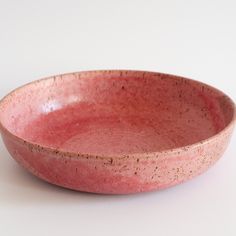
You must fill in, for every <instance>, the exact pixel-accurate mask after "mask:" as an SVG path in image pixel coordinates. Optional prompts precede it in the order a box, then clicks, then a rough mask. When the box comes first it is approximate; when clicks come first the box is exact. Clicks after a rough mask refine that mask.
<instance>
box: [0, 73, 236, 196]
mask: <svg viewBox="0 0 236 236" xmlns="http://www.w3.org/2000/svg"><path fill="white" fill-rule="evenodd" d="M0 112H1V114H0V122H1V126H2V131H3V132H2V134H3V138H4V141H5V143H6V145H7V147H8V150H9V152H10V153H11V154H12V156H13V157H14V158H15V159H16V160H18V161H19V162H20V163H21V164H22V165H23V166H25V167H26V168H27V169H29V170H30V171H31V172H33V173H34V174H36V175H37V176H39V177H41V178H43V179H45V180H47V181H49V182H51V183H54V184H58V185H61V186H64V187H69V188H72V189H77V190H82V191H89V192H99V193H131V192H140V191H148V190H153V189H160V188H165V187H168V186H172V185H175V184H177V183H180V182H183V181H185V180H187V179H189V178H192V177H193V176H195V175H198V174H200V173H202V172H203V171H204V170H206V169H207V168H208V167H209V166H210V165H212V164H213V163H214V162H215V161H216V160H217V159H218V158H219V157H220V156H221V155H222V153H223V151H224V149H225V147H226V145H227V143H228V141H229V138H230V134H231V132H232V129H233V119H234V118H235V110H234V104H233V103H232V101H231V100H230V99H229V98H228V97H227V96H225V95H224V94H223V93H222V92H220V91H218V90H215V89H213V88H212V87H209V86H207V85H205V84H202V83H199V82H196V81H192V80H187V79H184V78H181V77H177V76H172V75H166V74H160V73H151V72H142V71H92V72H80V73H71V74H65V75H60V76H55V77H51V78H48V79H45V80H40V81H36V82H34V83H31V84H29V85H26V86H24V87H22V88H19V89H17V90H16V91H14V92H13V93H11V94H10V95H8V96H7V97H6V98H5V99H3V101H2V102H1V104H0Z"/></svg>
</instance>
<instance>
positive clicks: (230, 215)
mask: <svg viewBox="0 0 236 236" xmlns="http://www.w3.org/2000/svg"><path fill="white" fill-rule="evenodd" d="M235 9H236V2H235V1H233V0H232V1H230V0H219V1H218V0H217V1H211V0H209V1H203V0H198V1H192V0H190V1H184V0H172V1H171V0H165V1H164V0H163V1H160V0H157V1H150V0H145V1H144V0H143V1H138V0H136V1H133V0H126V1H125V0H124V1H123V0H120V1H113V0H110V1H109V0H100V1H96V0H93V1H92V0H80V1H78V0H77V1H76V0H74V1H71V0H64V1H59V0H51V1H48V0H40V1H30V0H23V1H16V0H15V1H14V0H0V96H1V97H2V96H4V95H5V94H6V93H8V92H9V91H10V90H12V89H14V88H16V87H18V86H19V85H22V84H24V83H27V82H30V81H32V80H34V79H38V78H41V77H45V76H49V75H53V74H59V73H65V72H71V71H79V70H92V69H120V68H122V69H126V68H127V69H139V70H151V71H161V72H167V73H172V74H179V75H183V76H186V77H191V78H194V79H196V80H200V81H203V82H205V83H208V84H211V85H213V86H215V87H217V88H219V89H221V90H223V91H224V92H226V93H227V94H228V95H230V96H231V97H232V98H233V99H234V101H236V69H235V65H236V27H235V24H236V14H235ZM235 146H236V131H235V133H234V135H233V137H232V141H231V143H230V146H229V148H228V149H227V151H226V152H225V154H224V156H223V157H222V159H221V160H220V161H219V162H218V163H217V164H216V165H215V166H214V167H212V168H211V169H210V170H209V171H208V172H206V173H205V174H203V175H201V176H199V177H197V178H195V179H193V180H191V181H189V182H187V183H185V184H182V185H179V186H176V187H173V188H170V189H167V190H163V191H159V192H152V193H145V194H137V195H127V196H104V195H94V194H86V193H80V192H75V191H70V190H65V189H62V188H59V187H55V186H53V185H50V184H47V183H45V182H43V181H41V180H39V179H37V178H36V177H34V176H32V175H30V174H28V173H27V172H26V171H25V170H24V169H23V168H21V167H20V166H18V165H17V164H16V162H15V161H14V160H13V159H12V158H10V155H9V154H8V153H7V151H6V149H5V147H4V146H3V144H2V141H1V143H0V235H2V236H12V235H17V236H21V235H22V236H23V235H24V236H28V235H30V236H31V235H34V236H42V235H57V236H61V235H81V236H82V235H83V236H85V235H103V236H106V235H107V236H108V235H135V236H138V235H155V236H156V235H162V236H166V235H176V236H178V235H181V236H187V235H192V236H195V235H196V236H199V235H214V236H218V235H227V236H228V235H230V236H231V235H232V236H235V235H236V225H235V224H236V220H235V219H236V213H235V212H236V202H235V201H236V155H235V154H236V148H235Z"/></svg>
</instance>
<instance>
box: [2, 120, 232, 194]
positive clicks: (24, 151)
mask: <svg viewBox="0 0 236 236" xmlns="http://www.w3.org/2000/svg"><path fill="white" fill-rule="evenodd" d="M232 131H233V124H231V125H230V126H229V127H227V129H225V130H223V131H222V132H220V133H219V134H217V135H216V136H214V137H213V138H211V139H209V140H207V141H203V142H202V143H199V144H198V145H192V146H187V147H183V148H178V149H176V150H174V151H166V152H165V151H163V152H160V153H146V154H145V153H144V154H134V155H126V156H117V157H116V156H114V157H100V156H92V155H81V154H78V155H75V154H70V153H66V152H61V151H60V150H50V149H44V148H41V147H40V146H38V145H36V144H35V145H33V144H29V143H27V142H24V141H23V140H21V139H19V138H17V137H15V136H13V135H11V134H9V133H8V132H6V131H3V132H2V137H3V140H4V143H5V145H6V147H7V149H8V151H9V153H10V154H11V156H12V157H13V158H14V159H15V160H16V161H17V162H18V163H19V164H20V165H22V166H23V167H25V168H26V169H27V170H28V171H29V172H31V173H32V174H34V175H36V176H38V177H39V178H41V179H43V180H45V181H47V182H50V183H52V184H55V185H59V186H62V187H65V188H69V189H74V190H79V191H85V192H93V193H103V194H128V193H137V192H146V191H152V190H159V189H163V188H167V187H170V186H174V185H176V184H179V183H182V182H184V181H186V180H189V179H191V178H193V177H195V176H197V175H199V174H201V173H203V172H204V171H206V170H207V169H208V168H209V167H210V166H212V165H213V164H214V163H215V162H216V161H217V160H218V159H219V158H220V157H221V156H222V154H223V152H224V151H225V149H226V147H227V145H228V143H229V141H230V137H231V134H232Z"/></svg>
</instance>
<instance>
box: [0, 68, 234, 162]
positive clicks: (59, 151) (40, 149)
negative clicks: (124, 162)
mask: <svg viewBox="0 0 236 236" xmlns="http://www.w3.org/2000/svg"><path fill="white" fill-rule="evenodd" d="M114 72H122V73H127V74H128V73H143V74H146V75H148V74H149V75H154V74H155V75H160V76H167V77H172V78H177V79H184V80H188V81H190V82H194V83H196V84H199V85H203V86H205V87H207V88H208V89H210V90H213V91H215V92H217V93H219V94H222V96H224V97H225V98H227V102H228V103H229V105H231V107H232V109H233V115H232V118H231V120H230V122H229V123H228V124H227V125H226V126H225V127H224V128H223V129H222V130H220V131H219V132H217V133H216V134H214V135H212V136H210V137H209V138H206V139H203V140H200V141H198V142H195V143H192V144H189V145H184V146H180V147H176V148H171V149H165V150H162V151H153V152H140V153H127V154H122V155H117V154H114V155H112V156H111V155H99V154H90V153H81V152H73V151H65V150H63V149H60V148H53V147H48V146H46V145H42V144H40V143H36V142H32V141H29V140H26V139H24V138H22V137H20V136H18V135H16V134H14V133H13V132H11V131H10V130H9V129H7V128H6V127H5V126H4V125H3V124H2V122H1V120H0V132H1V133H4V134H6V135H8V136H10V137H11V138H13V139H14V140H16V141H18V142H19V143H21V144H23V145H26V146H28V147H29V148H30V149H31V150H34V151H38V152H42V153H47V154H48V153H50V154H52V155H61V156H63V157H68V158H83V157H86V158H87V159H88V158H96V159H102V160H106V159H113V158H115V159H123V158H125V157H128V156H132V157H138V158H142V157H144V158H147V156H153V155H155V156H159V155H162V154H164V155H168V154H177V153H179V152H186V151H188V150H189V149H195V148H198V147H199V146H202V145H205V144H208V143H210V142H212V141H213V140H215V139H216V138H217V137H219V136H221V135H222V134H223V133H225V132H227V131H228V130H230V129H231V128H233V126H234V123H236V122H235V121H236V105H235V103H234V102H233V100H232V99H231V98H230V97H229V96H228V95H226V94H225V93H224V92H223V91H221V90H219V89H218V88H215V87H213V86H211V85H209V84H206V83H204V82H201V81H198V80H195V79H190V78H187V77H184V76H181V75H174V74H169V73H163V72H155V71H146V70H133V69H109V70H85V71H83V70H82V71H74V72H68V73H63V74H57V75H52V76H47V77H43V78H40V79H37V80H34V81H31V82H29V83H26V84H24V85H21V86H19V87H17V88H15V89H14V90H12V91H11V92H9V93H8V94H6V95H5V96H4V97H3V98H1V100H0V107H1V106H2V105H3V103H4V102H6V100H7V99H9V98H10V97H12V96H13V95H14V94H15V93H17V92H18V91H20V90H22V89H24V88H25V87H28V86H29V85H32V84H37V83H40V82H43V81H47V80H48V81H49V80H54V79H55V78H56V77H59V78H60V77H63V76H69V75H75V74H95V73H114Z"/></svg>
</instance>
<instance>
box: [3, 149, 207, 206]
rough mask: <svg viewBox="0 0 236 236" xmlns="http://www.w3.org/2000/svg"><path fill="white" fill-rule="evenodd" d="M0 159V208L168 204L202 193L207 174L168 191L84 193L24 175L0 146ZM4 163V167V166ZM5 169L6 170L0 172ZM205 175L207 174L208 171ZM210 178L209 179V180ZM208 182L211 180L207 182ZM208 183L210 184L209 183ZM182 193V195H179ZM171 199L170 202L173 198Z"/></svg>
mask: <svg viewBox="0 0 236 236" xmlns="http://www.w3.org/2000/svg"><path fill="white" fill-rule="evenodd" d="M0 151H1V158H0V166H1V173H0V174H1V178H0V193H1V194H0V205H1V204H3V205H4V206H5V205H8V204H9V205H11V206H12V205H20V206H24V205H26V206H29V205H35V204H41V205H47V204H49V205H58V204H61V203H62V204H64V203H65V202H66V204H75V203H76V204H83V203H89V204H99V203H100V202H103V201H106V202H108V203H109V202H110V203H111V202H113V203H114V202H122V201H128V200H130V199H132V200H133V201H139V200H140V199H145V198H146V200H147V201H149V200H151V199H153V198H155V201H156V200H157V199H159V201H160V202H162V203H163V200H164V199H165V198H166V197H168V198H169V200H170V201H172V200H174V199H175V198H176V194H180V197H181V195H182V196H184V195H186V194H188V193H189V191H190V192H192V193H193V192H194V191H201V189H202V185H206V184H207V183H206V181H207V180H206V177H207V174H203V175H201V176H199V177H198V178H194V179H193V180H190V181H188V182H186V183H183V184H181V185H177V186H174V187H171V188H168V189H163V190H159V191H153V192H148V193H138V194H129V195H104V194H94V193H85V192H80V191H74V190H70V189H66V188H62V187H59V186H56V185H52V184H50V183H47V182H45V181H43V180H41V179H39V178H37V177H35V176H34V175H32V174H30V173H29V172H27V171H26V170H25V169H24V168H23V167H21V166H20V165H18V164H17V163H15V162H14V160H13V159H12V158H11V157H10V155H9V154H8V152H7V150H6V149H5V148H4V147H3V145H1V146H0ZM5 162H6V163H7V167H4V166H5ZM2 168H5V169H2ZM207 173H208V172H207ZM210 179H211V178H210ZM209 181H211V180H209ZM208 184H210V183H208ZM181 192H182V194H181ZM172 198H173V199H172Z"/></svg>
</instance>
